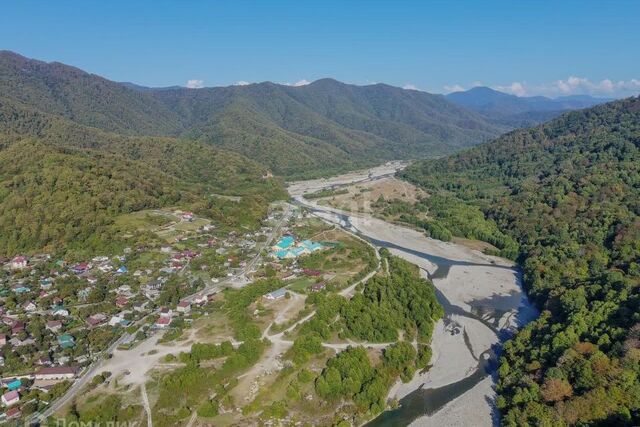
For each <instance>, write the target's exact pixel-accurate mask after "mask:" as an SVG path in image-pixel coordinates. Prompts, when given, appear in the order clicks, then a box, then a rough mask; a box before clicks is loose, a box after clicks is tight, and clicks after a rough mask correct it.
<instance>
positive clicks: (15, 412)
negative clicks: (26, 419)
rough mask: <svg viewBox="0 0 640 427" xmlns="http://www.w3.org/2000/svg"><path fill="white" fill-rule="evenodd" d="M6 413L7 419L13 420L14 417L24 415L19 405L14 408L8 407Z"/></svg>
mask: <svg viewBox="0 0 640 427" xmlns="http://www.w3.org/2000/svg"><path fill="white" fill-rule="evenodd" d="M4 415H5V417H6V418H5V419H7V420H13V419H17V418H20V417H21V416H22V411H21V410H20V408H19V407H17V406H14V407H13V408H9V409H7V412H5V413H4Z"/></svg>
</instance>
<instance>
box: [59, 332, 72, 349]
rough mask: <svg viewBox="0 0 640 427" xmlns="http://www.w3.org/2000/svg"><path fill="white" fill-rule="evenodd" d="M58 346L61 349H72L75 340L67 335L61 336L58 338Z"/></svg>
mask: <svg viewBox="0 0 640 427" xmlns="http://www.w3.org/2000/svg"><path fill="white" fill-rule="evenodd" d="M58 344H60V347H62V348H73V347H74V346H75V345H76V340H75V338H73V336H71V335H69V334H62V335H60V336H59V337H58Z"/></svg>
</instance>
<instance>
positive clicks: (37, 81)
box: [0, 51, 508, 177]
mask: <svg viewBox="0 0 640 427" xmlns="http://www.w3.org/2000/svg"><path fill="white" fill-rule="evenodd" d="M0 94H2V96H3V97H4V98H6V99H7V100H11V101H13V102H16V103H19V104H20V105H23V106H26V107H29V108H31V109H34V110H38V111H40V112H43V113H49V114H53V115H56V116H59V117H64V118H65V119H67V120H71V121H73V122H75V123H78V124H81V125H84V126H90V127H94V128H99V129H101V130H103V131H107V132H115V133H118V134H122V135H129V136H132V135H136V136H146V135H153V136H168V137H184V138H186V139H189V140H191V141H199V142H201V143H204V144H208V145H213V146H217V147H223V148H225V149H228V150H231V151H235V152H237V153H241V154H243V155H246V156H247V157H249V158H251V159H253V160H256V161H258V162H260V163H261V164H263V165H265V166H267V167H269V168H270V169H271V170H272V171H273V172H274V173H275V174H277V175H281V176H287V177H310V176H317V175H329V174H333V173H335V172H338V171H345V170H350V169H354V168H358V167H363V166H368V165H372V164H377V163H380V162H383V161H386V160H392V159H398V158H409V157H415V156H419V155H422V154H423V153H425V152H428V153H429V154H430V155H442V154H447V153H451V152H452V151H454V150H456V149H460V148H464V147H469V146H472V145H475V144H478V143H480V142H482V141H485V140H488V139H490V138H492V137H494V136H496V135H498V134H499V133H501V132H503V131H504V130H506V129H508V127H505V126H502V125H496V124H493V123H490V121H488V120H487V119H486V118H485V117H483V116H481V115H480V114H478V113H476V112H474V111H470V110H467V109H465V108H464V107H460V106H458V105H455V104H453V103H451V102H448V101H447V100H446V99H445V98H444V97H442V96H440V95H432V94H428V93H425V92H419V91H410V90H403V89H400V88H395V87H391V86H387V85H383V84H377V85H370V86H354V85H348V84H344V83H340V82H337V81H335V80H331V79H323V80H318V81H316V82H314V83H312V84H309V85H306V86H301V87H293V86H287V85H278V84H274V83H269V82H265V83H259V84H252V85H246V86H230V87H219V88H203V89H197V90H194V89H187V88H162V89H152V88H144V87H139V86H135V85H130V84H129V85H127V84H121V83H117V82H112V81H109V80H107V79H104V78H102V77H99V76H96V75H93V74H89V73H86V72H84V71H82V70H79V69H77V68H74V67H70V66H67V65H64V64H60V63H46V62H42V61H36V60H32V59H28V58H25V57H23V56H20V55H18V54H15V53H12V52H8V51H0Z"/></svg>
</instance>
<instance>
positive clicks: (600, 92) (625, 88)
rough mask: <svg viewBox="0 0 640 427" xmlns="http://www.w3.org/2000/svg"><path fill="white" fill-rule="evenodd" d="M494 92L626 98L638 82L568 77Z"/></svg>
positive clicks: (635, 91)
mask: <svg viewBox="0 0 640 427" xmlns="http://www.w3.org/2000/svg"><path fill="white" fill-rule="evenodd" d="M476 86H481V83H480V82H474V83H472V84H471V85H469V86H467V87H466V88H465V87H463V86H462V85H459V84H454V85H451V86H444V87H443V89H444V92H445V93H451V92H458V91H463V90H466V89H467V88H472V87H476ZM491 87H492V88H493V89H495V90H499V91H501V92H505V93H510V94H512V95H516V96H535V95H543V96H550V97H557V96H566V95H592V96H600V97H626V96H632V95H638V94H639V93H640V80H639V79H630V80H618V81H615V80H612V79H602V80H599V81H591V80H589V79H588V78H586V77H577V76H569V77H567V78H566V79H561V80H556V81H553V82H549V83H540V84H529V83H527V82H523V81H521V82H518V81H515V82H512V83H509V84H506V85H499V84H498V85H493V86H491Z"/></svg>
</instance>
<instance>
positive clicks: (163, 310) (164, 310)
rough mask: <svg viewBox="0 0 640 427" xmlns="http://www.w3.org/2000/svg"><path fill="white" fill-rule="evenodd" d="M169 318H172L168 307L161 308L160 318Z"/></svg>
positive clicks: (171, 312)
mask: <svg viewBox="0 0 640 427" xmlns="http://www.w3.org/2000/svg"><path fill="white" fill-rule="evenodd" d="M171 316H173V310H171V309H170V308H169V307H162V308H161V309H160V317H169V318H171Z"/></svg>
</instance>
